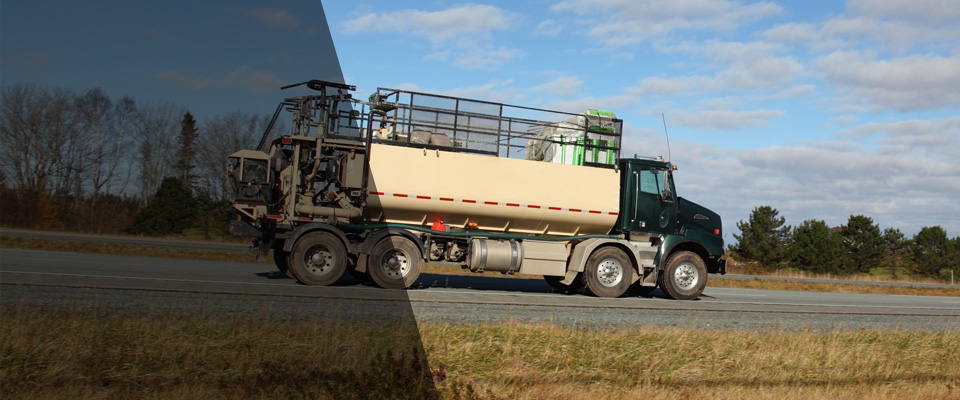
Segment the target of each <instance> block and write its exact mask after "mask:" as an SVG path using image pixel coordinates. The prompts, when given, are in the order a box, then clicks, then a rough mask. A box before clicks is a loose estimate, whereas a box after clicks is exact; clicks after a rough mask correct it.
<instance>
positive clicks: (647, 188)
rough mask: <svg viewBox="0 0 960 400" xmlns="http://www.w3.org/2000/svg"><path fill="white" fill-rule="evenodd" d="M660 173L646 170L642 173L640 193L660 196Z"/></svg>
mask: <svg viewBox="0 0 960 400" xmlns="http://www.w3.org/2000/svg"><path fill="white" fill-rule="evenodd" d="M661 179H662V178H661V177H660V171H658V170H653V169H645V170H641V171H640V191H641V192H644V193H650V194H660V186H661V185H660V181H661Z"/></svg>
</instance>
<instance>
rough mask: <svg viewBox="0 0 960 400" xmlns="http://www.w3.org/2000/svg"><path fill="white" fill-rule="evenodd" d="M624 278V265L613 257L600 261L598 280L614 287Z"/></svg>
mask: <svg viewBox="0 0 960 400" xmlns="http://www.w3.org/2000/svg"><path fill="white" fill-rule="evenodd" d="M622 279H623V266H621V265H620V263H618V262H617V260H614V259H612V258H608V259H606V260H603V261H601V262H600V265H599V266H597V280H598V281H600V284H601V285H603V286H606V287H613V286H616V285H617V284H619V283H620V280H622Z"/></svg>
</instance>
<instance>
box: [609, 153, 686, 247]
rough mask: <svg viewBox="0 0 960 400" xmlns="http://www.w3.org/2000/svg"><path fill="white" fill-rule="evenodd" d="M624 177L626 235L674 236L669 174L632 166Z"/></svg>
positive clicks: (674, 214)
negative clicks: (635, 233)
mask: <svg viewBox="0 0 960 400" xmlns="http://www.w3.org/2000/svg"><path fill="white" fill-rule="evenodd" d="M631 167H635V168H628V169H627V171H625V172H626V174H625V176H624V182H623V183H624V186H623V191H624V196H623V200H624V204H623V207H621V209H622V210H626V211H627V212H626V215H624V216H623V220H622V225H621V227H622V228H623V230H624V231H627V232H649V233H664V234H666V233H674V231H675V230H676V228H677V201H676V196H675V195H674V194H673V184H672V181H671V177H670V174H669V172H668V171H666V170H664V169H658V168H655V167H646V166H639V165H631Z"/></svg>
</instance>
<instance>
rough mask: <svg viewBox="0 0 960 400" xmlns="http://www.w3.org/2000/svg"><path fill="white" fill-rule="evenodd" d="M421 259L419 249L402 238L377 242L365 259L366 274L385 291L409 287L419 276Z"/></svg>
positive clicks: (389, 238) (390, 238)
mask: <svg viewBox="0 0 960 400" xmlns="http://www.w3.org/2000/svg"><path fill="white" fill-rule="evenodd" d="M422 263H423V258H422V257H421V256H420V248H418V247H417V245H416V244H414V243H413V241H411V240H410V239H407V238H405V237H403V236H390V237H386V238H384V239H383V240H381V241H379V242H377V244H376V245H374V246H373V250H372V251H371V252H370V256H369V257H367V273H368V274H370V279H372V280H373V282H374V283H376V284H377V286H380V287H382V288H387V289H404V288H408V287H410V285H412V284H413V282H415V281H416V280H417V278H418V277H419V276H420V265H421V264H422Z"/></svg>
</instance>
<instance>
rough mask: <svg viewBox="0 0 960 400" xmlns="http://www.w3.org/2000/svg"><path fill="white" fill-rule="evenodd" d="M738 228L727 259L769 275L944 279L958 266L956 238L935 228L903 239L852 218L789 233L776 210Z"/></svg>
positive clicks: (756, 214)
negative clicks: (780, 271)
mask: <svg viewBox="0 0 960 400" xmlns="http://www.w3.org/2000/svg"><path fill="white" fill-rule="evenodd" d="M737 228H738V229H739V230H740V234H739V235H737V234H734V235H733V237H734V238H735V239H736V240H737V243H736V244H732V245H730V246H729V249H728V250H729V253H728V255H729V256H730V257H732V258H734V259H735V260H738V261H741V262H746V263H753V264H755V265H757V266H758V267H759V268H763V269H766V270H771V271H772V270H778V269H794V270H799V271H808V272H813V273H830V274H837V275H851V274H882V275H888V276H893V277H898V276H902V275H912V276H923V277H933V278H940V279H949V277H950V274H951V271H953V269H954V268H955V267H956V266H958V264H960V237H954V238H953V239H950V238H949V237H948V236H947V232H946V231H945V230H944V229H943V228H941V227H940V226H932V227H923V228H922V229H921V230H920V232H918V233H917V234H916V235H914V236H913V237H912V238H908V237H906V235H904V234H903V232H901V231H900V229H896V228H886V229H884V230H882V231H881V230H880V227H879V226H878V225H877V224H875V223H874V222H873V219H872V218H870V217H867V216H864V215H851V216H850V218H849V219H848V220H847V223H846V225H843V226H840V227H834V228H831V227H829V226H828V225H827V223H826V222H825V221H822V220H815V219H811V220H806V221H803V223H801V224H800V225H798V226H796V227H792V228H791V227H790V226H789V225H786V219H785V218H784V217H781V216H780V215H779V212H778V211H777V210H776V209H775V208H773V207H770V206H760V207H757V208H754V209H753V211H752V212H751V213H750V218H749V219H748V220H747V221H740V222H738V223H737Z"/></svg>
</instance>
